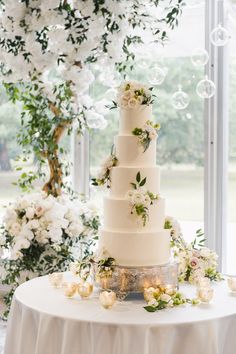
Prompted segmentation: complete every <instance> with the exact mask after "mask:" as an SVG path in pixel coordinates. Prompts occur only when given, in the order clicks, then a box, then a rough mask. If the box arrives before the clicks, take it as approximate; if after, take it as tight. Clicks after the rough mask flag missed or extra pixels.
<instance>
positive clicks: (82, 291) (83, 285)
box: [78, 281, 93, 299]
mask: <svg viewBox="0 0 236 354" xmlns="http://www.w3.org/2000/svg"><path fill="white" fill-rule="evenodd" d="M92 292H93V284H91V283H89V282H87V281H81V282H80V283H79V284H78V294H79V295H80V297H81V298H82V299H86V298H88V297H89V296H90V295H91V294H92Z"/></svg>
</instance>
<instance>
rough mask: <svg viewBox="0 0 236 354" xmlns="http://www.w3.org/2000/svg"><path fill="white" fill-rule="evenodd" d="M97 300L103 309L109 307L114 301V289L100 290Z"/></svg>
mask: <svg viewBox="0 0 236 354" xmlns="http://www.w3.org/2000/svg"><path fill="white" fill-rule="evenodd" d="M99 301H100V304H101V305H102V306H103V307H104V308H105V309H111V308H112V306H113V305H114V303H115V301H116V293H114V291H107V290H105V291H102V292H101V293H100V295H99Z"/></svg>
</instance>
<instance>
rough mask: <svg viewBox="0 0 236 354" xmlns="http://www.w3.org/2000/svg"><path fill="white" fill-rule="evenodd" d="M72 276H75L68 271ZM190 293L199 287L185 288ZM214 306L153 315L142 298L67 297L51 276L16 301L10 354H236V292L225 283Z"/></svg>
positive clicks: (20, 292)
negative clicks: (103, 301) (104, 303)
mask: <svg viewBox="0 0 236 354" xmlns="http://www.w3.org/2000/svg"><path fill="white" fill-rule="evenodd" d="M66 276H67V277H70V276H69V275H68V274H66ZM180 290H181V291H182V292H183V293H184V294H185V295H187V296H191V295H192V296H194V295H195V288H194V287H192V286H189V285H184V286H181V288H180ZM214 291H215V294H214V298H213V301H212V302H211V303H210V304H201V305H198V306H191V305H184V306H180V307H177V308H172V309H165V310H162V311H159V312H156V313H148V312H146V311H145V310H144V309H143V306H144V305H145V303H144V301H142V300H128V301H124V302H122V303H116V304H115V305H114V307H113V308H112V309H111V310H105V309H104V308H102V307H101V306H100V304H99V300H98V293H97V292H96V291H95V293H94V294H93V296H92V297H91V298H90V299H87V300H81V299H80V298H79V297H74V298H72V299H68V298H66V297H65V296H64V294H63V291H62V290H61V289H54V288H53V287H52V286H51V285H50V284H49V281H48V278H47V277H41V278H36V279H33V280H31V281H28V282H26V283H24V284H22V285H21V286H19V287H18V288H17V290H16V292H15V296H14V299H13V302H12V307H11V312H10V317H9V321H8V328H7V338H6V345H5V352H4V353H5V354H133V353H134V354H235V353H236V296H235V295H233V294H231V293H230V292H229V290H228V288H227V284H226V282H225V281H223V282H221V283H218V284H215V285H214Z"/></svg>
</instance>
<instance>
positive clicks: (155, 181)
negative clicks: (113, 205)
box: [111, 166, 160, 198]
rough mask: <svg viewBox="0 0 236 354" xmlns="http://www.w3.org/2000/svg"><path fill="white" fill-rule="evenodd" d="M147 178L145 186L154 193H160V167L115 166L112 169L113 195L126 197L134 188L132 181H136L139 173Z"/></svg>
mask: <svg viewBox="0 0 236 354" xmlns="http://www.w3.org/2000/svg"><path fill="white" fill-rule="evenodd" d="M138 172H140V173H141V177H142V178H144V177H146V178H147V181H146V184H145V186H144V187H145V188H146V189H147V190H148V191H150V192H152V193H154V194H159V193H160V168H159V167H157V166H152V167H120V166H117V167H113V168H112V170H111V196H112V197H117V198H124V197H125V195H126V193H127V192H128V190H130V189H133V187H132V186H131V184H130V183H131V182H135V180H136V175H137V173H138Z"/></svg>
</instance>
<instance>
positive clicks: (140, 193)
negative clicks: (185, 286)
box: [97, 82, 170, 267]
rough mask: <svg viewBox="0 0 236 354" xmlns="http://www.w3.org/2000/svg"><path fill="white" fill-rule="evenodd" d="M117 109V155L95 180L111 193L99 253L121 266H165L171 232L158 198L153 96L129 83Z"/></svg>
mask: <svg viewBox="0 0 236 354" xmlns="http://www.w3.org/2000/svg"><path fill="white" fill-rule="evenodd" d="M117 105H118V106H119V108H120V117H119V133H118V135H117V136H116V137H115V139H114V152H113V153H112V155H111V156H110V157H109V158H108V159H107V160H106V162H105V163H104V165H103V171H102V174H101V175H100V179H99V178H98V179H97V182H98V183H97V184H102V182H104V180H105V179H106V181H107V182H109V187H110V191H109V195H108V196H106V197H105V198H104V224H103V228H102V230H101V235H100V238H99V248H100V249H104V250H105V251H106V252H107V253H108V254H109V255H110V256H111V257H113V258H114V259H115V261H116V264H117V265H120V266H128V267H139V266H140V267H141V266H142V267H143V266H144V267H145V266H155V265H163V264H167V263H168V262H169V258H170V230H165V229H164V224H165V199H164V198H163V197H162V196H161V195H160V168H159V167H158V166H157V165H156V140H157V131H158V129H159V125H158V124H155V123H154V122H153V121H152V93H151V91H150V89H148V88H147V87H145V86H144V85H141V84H139V83H137V82H125V83H124V84H123V85H122V86H121V87H120V88H119V92H118V98H117ZM99 181H100V182H99Z"/></svg>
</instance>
